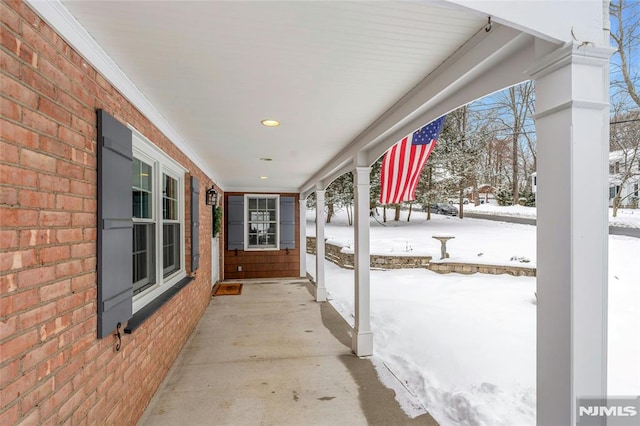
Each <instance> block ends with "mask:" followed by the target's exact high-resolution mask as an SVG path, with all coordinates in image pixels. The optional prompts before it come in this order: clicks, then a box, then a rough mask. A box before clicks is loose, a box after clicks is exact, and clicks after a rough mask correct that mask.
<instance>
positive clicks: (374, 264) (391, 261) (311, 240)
mask: <svg viewBox="0 0 640 426" xmlns="http://www.w3.org/2000/svg"><path fill="white" fill-rule="evenodd" d="M342 249H343V246H340V245H337V244H334V243H331V242H326V243H325V254H324V257H325V259H327V260H329V261H331V262H333V263H335V264H336V265H338V266H340V267H341V268H353V253H344V252H343V251H342ZM307 253H311V254H316V239H315V237H307ZM370 259H371V260H370V266H371V268H376V269H406V268H428V267H429V262H431V256H387V255H378V254H372V255H371V256H370Z"/></svg>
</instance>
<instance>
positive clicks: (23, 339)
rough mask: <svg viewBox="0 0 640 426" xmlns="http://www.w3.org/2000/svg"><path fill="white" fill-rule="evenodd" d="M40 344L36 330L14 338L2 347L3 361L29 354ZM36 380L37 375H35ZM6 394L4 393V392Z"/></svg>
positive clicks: (0, 346)
mask: <svg viewBox="0 0 640 426" xmlns="http://www.w3.org/2000/svg"><path fill="white" fill-rule="evenodd" d="M37 343H38V333H37V332H36V331H35V330H31V331H28V332H26V333H24V334H21V335H19V336H14V337H13V338H12V339H10V340H7V341H5V342H4V343H2V345H0V352H1V353H2V359H3V360H8V359H11V358H13V357H14V356H16V355H20V354H23V353H25V352H27V350H28V349H30V348H31V347H32V346H34V345H36V344H37ZM34 378H35V375H34ZM3 393H4V391H3Z"/></svg>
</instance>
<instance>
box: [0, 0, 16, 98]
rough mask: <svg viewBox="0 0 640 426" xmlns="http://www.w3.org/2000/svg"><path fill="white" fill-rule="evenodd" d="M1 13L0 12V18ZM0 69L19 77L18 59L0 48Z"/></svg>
mask: <svg viewBox="0 0 640 426" xmlns="http://www.w3.org/2000/svg"><path fill="white" fill-rule="evenodd" d="M0 4H3V3H0ZM1 15H2V13H0V18H1ZM0 69H2V70H3V71H4V72H5V73H7V74H10V75H12V76H13V77H15V78H16V79H18V80H19V79H20V61H19V60H18V58H16V57H15V56H13V55H11V54H9V53H8V52H5V51H4V50H0ZM2 84H3V87H2V88H3V89H4V79H3V80H2Z"/></svg>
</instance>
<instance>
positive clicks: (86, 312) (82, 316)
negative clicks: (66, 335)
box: [71, 303, 96, 324]
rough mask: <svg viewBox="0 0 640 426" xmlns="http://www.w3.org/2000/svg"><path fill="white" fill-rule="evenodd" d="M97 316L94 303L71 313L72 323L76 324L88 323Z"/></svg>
mask: <svg viewBox="0 0 640 426" xmlns="http://www.w3.org/2000/svg"><path fill="white" fill-rule="evenodd" d="M95 315H96V307H95V305H94V304H93V303H88V304H86V305H84V306H81V307H79V308H78V309H75V310H74V311H73V312H72V313H71V321H72V322H73V323H74V324H79V323H80V322H82V321H86V320H87V319H89V318H92V317H94V316H95Z"/></svg>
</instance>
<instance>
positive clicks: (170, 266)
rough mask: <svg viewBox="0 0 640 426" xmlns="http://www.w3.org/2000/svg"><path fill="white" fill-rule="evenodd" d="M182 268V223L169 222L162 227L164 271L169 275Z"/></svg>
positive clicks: (164, 274) (165, 275)
mask: <svg viewBox="0 0 640 426" xmlns="http://www.w3.org/2000/svg"><path fill="white" fill-rule="evenodd" d="M178 269H180V224H178V223H168V224H164V225H163V227H162V271H163V276H164V277H167V276H169V275H171V274H172V273H174V272H175V271H177V270H178Z"/></svg>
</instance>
